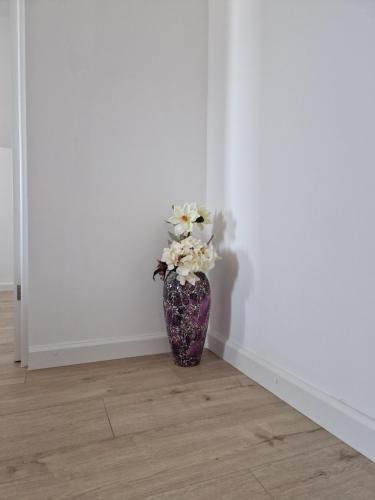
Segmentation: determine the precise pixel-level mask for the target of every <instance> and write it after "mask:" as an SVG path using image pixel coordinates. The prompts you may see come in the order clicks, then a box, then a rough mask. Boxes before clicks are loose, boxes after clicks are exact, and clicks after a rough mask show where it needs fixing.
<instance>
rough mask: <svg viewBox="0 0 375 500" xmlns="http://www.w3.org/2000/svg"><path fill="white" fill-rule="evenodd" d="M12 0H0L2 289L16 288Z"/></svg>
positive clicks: (0, 224) (0, 271)
mask: <svg viewBox="0 0 375 500" xmlns="http://www.w3.org/2000/svg"><path fill="white" fill-rule="evenodd" d="M11 54H12V51H11V36H10V18H9V3H8V0H0V290H9V289H12V287H13V281H14V277H13V194H12V193H13V167H12V150H11V146H12V65H11Z"/></svg>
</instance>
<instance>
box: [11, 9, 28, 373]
mask: <svg viewBox="0 0 375 500" xmlns="http://www.w3.org/2000/svg"><path fill="white" fill-rule="evenodd" d="M10 22H11V37H12V73H13V74H12V77H13V200H14V202H13V203H14V286H15V290H14V303H15V304H14V305H15V307H14V311H15V319H14V326H15V353H14V359H15V361H20V362H21V366H25V367H26V366H27V363H28V352H29V346H28V321H27V304H28V203H27V143H26V64H25V31H26V30H25V0H10ZM18 286H20V292H21V297H18V295H19V294H18V293H17V287H18ZM19 298H20V299H21V300H17V299H19Z"/></svg>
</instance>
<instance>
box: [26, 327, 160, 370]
mask: <svg viewBox="0 0 375 500" xmlns="http://www.w3.org/2000/svg"><path fill="white" fill-rule="evenodd" d="M169 350H170V348H169V344H168V338H167V334H166V333H159V334H152V335H151V334H150V335H139V336H137V337H131V338H107V339H92V340H87V341H78V342H62V343H58V344H47V345H34V346H30V348H29V356H28V360H29V361H28V368H29V370H37V369H39V368H51V367H55V366H66V365H75V364H80V363H91V362H95V361H107V360H110V359H120V358H131V357H134V356H145V355H150V354H160V353H163V352H168V351H169Z"/></svg>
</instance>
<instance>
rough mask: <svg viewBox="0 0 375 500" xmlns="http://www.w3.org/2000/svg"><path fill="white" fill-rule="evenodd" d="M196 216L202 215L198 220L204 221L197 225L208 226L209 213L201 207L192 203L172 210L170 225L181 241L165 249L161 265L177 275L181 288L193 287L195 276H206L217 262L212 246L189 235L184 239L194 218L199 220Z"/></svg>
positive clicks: (196, 279)
mask: <svg viewBox="0 0 375 500" xmlns="http://www.w3.org/2000/svg"><path fill="white" fill-rule="evenodd" d="M198 210H200V212H198ZM198 213H201V214H202V215H201V216H199V217H201V218H202V219H203V221H201V222H197V224H206V223H209V221H210V219H209V217H210V216H209V212H208V211H207V210H206V209H205V208H204V207H199V208H198V207H197V206H196V204H195V203H191V204H188V203H186V204H185V205H184V206H183V207H174V215H173V216H172V217H171V218H170V219H169V222H171V223H172V224H175V231H176V234H179V235H180V237H181V238H182V239H180V241H172V242H171V244H170V245H169V247H168V248H164V250H163V255H162V258H161V262H165V263H166V265H167V268H168V270H169V271H175V272H176V278H177V279H178V281H179V282H180V283H181V285H185V284H186V283H190V284H191V285H195V283H196V282H197V281H198V280H199V279H200V278H199V276H198V274H197V273H200V272H201V273H207V272H208V271H209V270H211V269H212V268H213V267H214V265H215V262H216V261H217V260H218V259H219V256H218V255H217V253H216V252H215V250H214V247H213V246H212V245H211V243H209V244H204V243H202V241H201V240H199V239H197V238H194V237H193V236H191V235H189V236H187V234H189V233H191V229H192V225H193V223H194V222H195V221H196V218H199V217H197V216H198ZM185 219H186V220H185Z"/></svg>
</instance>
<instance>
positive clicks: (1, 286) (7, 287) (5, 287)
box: [0, 283, 14, 292]
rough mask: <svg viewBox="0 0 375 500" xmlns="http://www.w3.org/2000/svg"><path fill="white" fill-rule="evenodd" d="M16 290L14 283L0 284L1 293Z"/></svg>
mask: <svg viewBox="0 0 375 500" xmlns="http://www.w3.org/2000/svg"><path fill="white" fill-rule="evenodd" d="M13 290H14V283H0V292H11V291H13Z"/></svg>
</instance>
